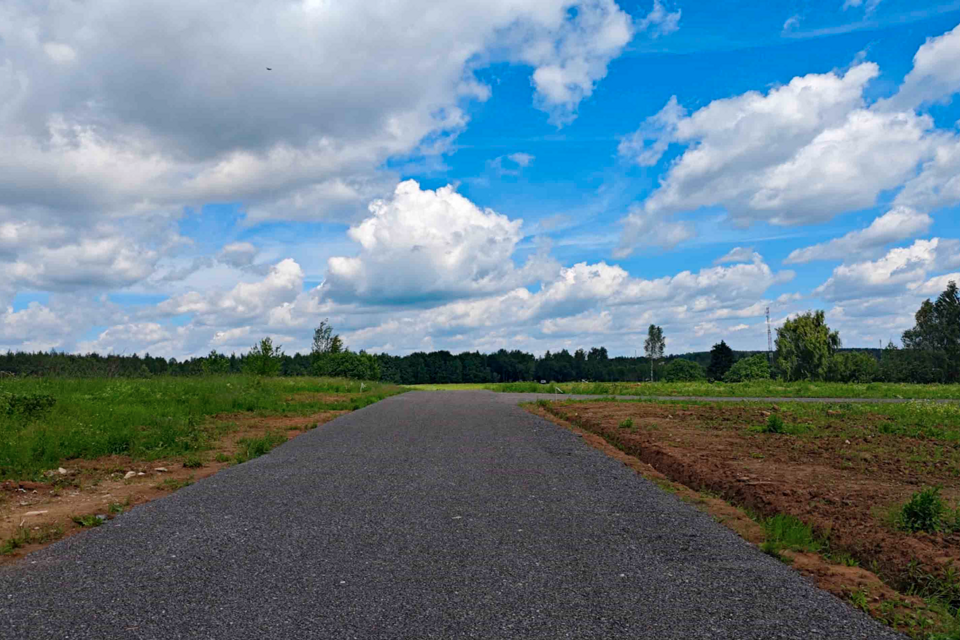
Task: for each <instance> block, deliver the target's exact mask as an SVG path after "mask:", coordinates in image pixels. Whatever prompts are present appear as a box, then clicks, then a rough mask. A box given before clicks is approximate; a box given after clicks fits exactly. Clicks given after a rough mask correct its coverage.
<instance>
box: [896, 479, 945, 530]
mask: <svg viewBox="0 0 960 640" xmlns="http://www.w3.org/2000/svg"><path fill="white" fill-rule="evenodd" d="M896 515H897V517H896V524H897V527H898V528H899V529H902V530H904V531H910V532H912V533H915V532H917V531H925V532H927V533H936V532H938V531H953V530H956V529H958V528H960V513H958V512H957V511H953V512H951V511H950V509H948V508H947V506H946V505H945V504H944V502H943V498H942V497H941V496H940V487H927V488H925V489H923V490H921V491H917V492H916V493H914V494H913V495H912V496H911V497H910V500H909V501H908V502H907V503H906V504H904V505H903V506H902V507H901V508H900V511H899V513H897V514H896Z"/></svg>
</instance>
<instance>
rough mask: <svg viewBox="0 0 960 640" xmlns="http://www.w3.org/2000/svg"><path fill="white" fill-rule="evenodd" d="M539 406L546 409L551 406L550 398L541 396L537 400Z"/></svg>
mask: <svg viewBox="0 0 960 640" xmlns="http://www.w3.org/2000/svg"><path fill="white" fill-rule="evenodd" d="M537 406H538V407H540V408H541V409H546V408H547V407H549V406H550V402H549V401H548V400H544V399H543V398H540V399H539V400H537Z"/></svg>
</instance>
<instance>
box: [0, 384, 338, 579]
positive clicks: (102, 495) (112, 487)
mask: <svg viewBox="0 0 960 640" xmlns="http://www.w3.org/2000/svg"><path fill="white" fill-rule="evenodd" d="M325 399H327V400H328V401H329V399H330V396H329V395H327V396H325ZM344 413H348V412H347V411H322V412H319V413H316V414H313V415H307V416H270V417H263V416H251V415H247V414H233V415H219V416H215V417H214V418H213V419H212V420H211V422H212V423H220V424H228V425H230V428H229V431H228V432H227V433H225V434H223V435H222V436H221V437H220V438H219V439H218V440H217V441H216V443H215V445H214V447H213V448H212V449H210V450H208V451H205V452H203V453H202V454H199V455H197V456H196V457H195V459H194V460H193V461H185V460H184V458H183V457H178V458H170V459H167V458H159V459H155V460H149V461H144V460H134V459H132V458H130V457H129V456H108V457H103V458H98V459H95V460H69V461H67V462H65V463H64V466H63V467H60V468H58V469H51V470H50V471H48V472H47V476H48V477H47V478H46V479H45V481H44V482H31V481H15V480H7V481H4V482H2V483H0V552H2V553H0V565H3V564H9V563H11V562H14V561H16V560H18V559H20V558H22V557H23V556H25V555H27V554H28V553H31V552H33V551H36V550H38V549H41V548H43V547H45V546H48V545H50V544H52V543H54V542H56V541H57V540H60V539H63V538H66V537H69V536H71V535H74V534H77V533H80V532H82V531H84V530H86V529H89V528H91V527H93V526H98V525H99V524H100V523H102V522H105V521H106V520H110V519H112V518H114V517H115V516H117V515H120V514H121V513H123V512H124V511H128V510H129V509H131V508H133V507H135V506H137V505H140V504H143V503H146V502H150V501H151V500H155V499H157V498H161V497H163V496H165V495H168V494H169V493H170V492H171V491H175V490H177V489H180V488H182V487H184V486H187V485H189V484H192V483H193V482H195V481H197V480H201V479H203V478H207V477H209V476H212V475H214V474H215V473H217V472H218V471H221V470H222V469H225V468H226V467H229V466H232V465H233V464H235V463H236V462H237V458H236V456H237V454H238V452H239V451H241V450H242V449H243V442H242V441H244V440H249V439H257V438H262V437H264V436H265V435H267V434H271V435H273V434H277V435H279V436H281V441H282V438H284V437H285V438H286V439H287V440H289V439H292V438H295V437H296V436H298V435H300V434H302V433H304V432H306V431H308V430H310V429H312V428H314V427H316V426H318V425H320V424H323V423H325V422H329V421H330V420H333V419H334V418H336V417H337V416H340V415H343V414H344ZM98 516H99V517H98Z"/></svg>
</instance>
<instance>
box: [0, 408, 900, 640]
mask: <svg viewBox="0 0 960 640" xmlns="http://www.w3.org/2000/svg"><path fill="white" fill-rule="evenodd" d="M525 397H529V396H525ZM676 399H677V398H671V400H676ZM699 399H700V398H698V400H699ZM0 593H2V594H3V597H2V598H0V621H2V622H0V635H2V637H3V638H4V639H7V638H10V639H15V638H43V639H44V640H49V639H50V638H72V639H76V638H98V639H100V638H231V639H233V638H237V639H254V638H256V639H258V640H259V639H261V638H357V639H363V640H374V639H387V638H391V639H392V638H443V639H450V638H491V639H493V638H496V639H504V638H544V639H550V640H555V639H558V638H602V639H605V640H606V639H612V638H630V639H631V640H633V639H637V638H650V639H657V640H663V639H674V638H675V639H684V640H689V639H695V638H712V639H717V638H729V639H737V640H752V639H756V640H771V639H775V638H779V639H785V638H797V639H800V638H803V639H809V638H819V639H824V638H830V639H834V638H835V639H837V640H850V639H854V638H856V639H866V638H871V639H873V638H877V639H892V638H900V637H901V636H899V635H897V634H895V633H893V632H892V631H890V630H888V629H886V628H885V627H883V626H881V625H880V624H879V623H877V622H875V621H874V620H872V619H871V618H869V617H867V616H866V615H865V614H863V613H862V612H860V611H858V610H856V609H854V608H853V607H851V606H850V605H848V604H846V603H844V602H841V601H840V600H838V599H837V598H835V597H833V596H831V595H829V594H827V593H826V592H823V591H820V590H818V589H817V588H815V587H814V586H813V585H812V584H810V583H809V582H808V581H806V580H805V579H803V578H802V577H801V576H800V575H799V574H798V573H796V572H795V571H794V570H792V569H791V568H789V567H788V566H786V565H784V564H783V563H781V562H779V561H777V560H775V559H773V558H771V557H769V556H766V555H764V554H762V553H760V552H759V551H758V550H757V549H756V548H754V547H753V546H751V545H749V544H748V543H746V542H744V541H743V540H741V539H740V538H739V537H737V535H736V534H734V533H733V532H731V531H729V530H727V529H726V528H724V527H723V526H721V525H719V524H717V523H715V522H714V521H713V520H711V518H710V517H709V516H708V515H706V514H704V513H701V512H699V511H697V510H696V509H694V508H693V507H691V506H688V505H686V504H685V503H683V502H681V501H679V500H678V499H677V498H675V497H674V496H673V495H672V494H669V493H667V492H664V491H662V490H661V489H659V488H657V487H656V486H655V485H653V484H651V483H649V482H647V481H646V480H644V479H642V478H641V477H639V476H638V475H637V474H636V473H634V472H633V471H631V470H630V469H628V468H627V467H625V466H623V465H622V464H620V463H618V462H617V461H615V460H613V459H612V458H609V457H607V456H605V455H604V454H603V453H601V452H599V451H597V450H595V449H593V448H591V447H589V446H585V445H584V443H583V442H582V441H581V440H580V439H579V438H578V437H577V436H576V435H574V434H573V433H571V432H570V431H568V430H566V429H563V428H562V427H559V426H557V425H554V424H552V423H550V422H547V421H545V420H543V419H541V418H539V417H538V416H535V415H532V414H529V413H527V412H525V411H523V410H522V409H521V408H520V407H518V406H517V398H516V396H511V395H509V394H494V393H490V392H474V391H464V392H458V391H450V392H445V393H422V392H421V393H417V392H412V393H407V394H404V395H401V396H395V397H392V398H389V399H387V400H384V401H382V402H380V403H378V404H375V405H372V406H369V407H367V408H365V409H361V410H359V411H354V412H352V413H350V414H348V415H345V416H342V417H340V418H338V419H336V420H334V421H332V422H329V423H327V424H325V425H323V426H322V427H320V428H318V429H316V430H314V431H311V432H309V433H306V434H304V435H302V436H300V437H298V438H296V439H294V440H291V441H290V442H288V443H286V444H284V445H282V446H280V447H279V448H277V449H275V450H274V451H273V452H272V453H270V454H269V455H266V456H264V457H261V458H258V459H256V460H253V461H251V462H248V463H246V464H242V465H238V466H236V467H232V468H229V469H226V470H224V471H222V472H221V473H218V474H217V475H215V476H212V477H210V478H208V479H205V480H202V481H200V482H198V483H196V484H194V485H192V486H189V487H186V488H185V489H182V490H180V491H178V492H177V493H175V494H172V495H171V496H169V497H167V498H163V499H160V500H157V501H154V502H151V503H148V504H146V505H143V506H140V507H137V508H135V509H133V510H132V511H130V512H129V513H126V514H124V515H121V516H119V517H118V518H116V519H114V520H111V521H109V522H107V523H105V524H104V525H103V526H101V527H99V528H97V529H93V530H92V531H90V532H88V533H85V534H82V535H77V536H73V537H71V538H68V539H66V540H63V541H61V542H59V543H56V544H54V545H52V546H50V547H48V548H47V549H44V550H41V551H39V552H37V553H35V554H32V555H29V556H27V557H26V558H25V559H24V560H22V561H20V562H18V563H15V564H13V565H10V566H8V567H6V568H3V569H0Z"/></svg>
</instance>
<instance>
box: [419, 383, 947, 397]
mask: <svg viewBox="0 0 960 640" xmlns="http://www.w3.org/2000/svg"><path fill="white" fill-rule="evenodd" d="M554 387H560V389H562V390H563V391H564V393H578V394H583V395H643V396H717V397H732V398H742V397H776V398H916V399H937V400H958V399H960V385H956V384H953V385H941V384H899V383H889V382H873V383H870V384H844V383H838V382H780V381H777V380H758V381H755V382H739V383H735V384H728V383H724V382H712V383H711V382H644V383H639V384H638V383H636V382H585V383H584V382H562V383H557V384H554V383H549V384H540V383H538V382H504V383H498V384H480V383H471V384H430V385H412V386H411V387H410V388H414V389H422V390H431V391H438V390H444V389H488V390H490V391H500V392H510V393H552V392H553V390H554Z"/></svg>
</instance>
